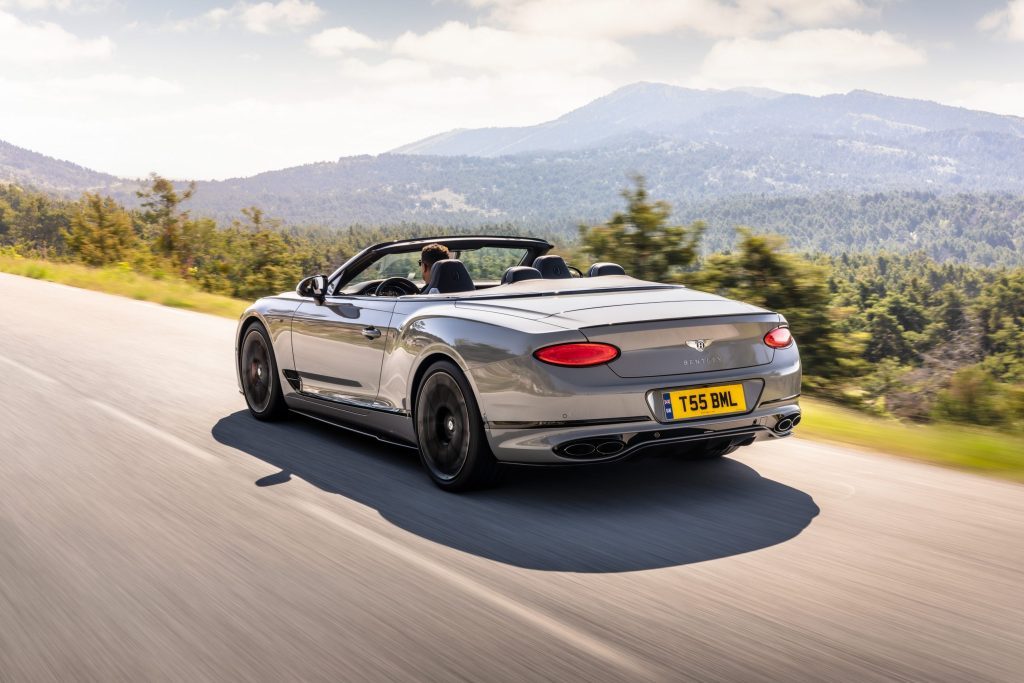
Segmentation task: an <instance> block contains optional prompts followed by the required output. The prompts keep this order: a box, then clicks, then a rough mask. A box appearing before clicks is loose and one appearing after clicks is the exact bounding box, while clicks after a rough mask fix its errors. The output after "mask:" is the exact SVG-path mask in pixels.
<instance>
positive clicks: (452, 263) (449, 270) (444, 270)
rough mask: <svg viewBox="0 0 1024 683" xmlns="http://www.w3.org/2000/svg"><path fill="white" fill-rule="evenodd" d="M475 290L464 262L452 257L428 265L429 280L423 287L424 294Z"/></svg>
mask: <svg viewBox="0 0 1024 683" xmlns="http://www.w3.org/2000/svg"><path fill="white" fill-rule="evenodd" d="M475 290H476V287H475V286H474V285H473V278H472V277H470V276H469V271H468V270H466V264H464V263H463V262H462V261H459V260H458V259H453V258H450V259H444V260H443V261H438V262H437V263H435V264H434V265H433V266H431V267H430V282H428V283H427V286H426V287H425V288H424V292H425V293H426V294H455V293H457V292H472V291H475Z"/></svg>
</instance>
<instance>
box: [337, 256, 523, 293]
mask: <svg viewBox="0 0 1024 683" xmlns="http://www.w3.org/2000/svg"><path fill="white" fill-rule="evenodd" d="M525 256H526V249H523V248H521V247H520V248H511V247H481V248H480V249H464V250H462V251H452V252H451V257H452V258H457V259H459V260H460V261H462V263H464V264H465V266H466V270H468V271H469V275H470V277H472V278H473V281H474V282H485V281H488V280H492V281H493V280H500V279H501V275H502V273H504V272H505V270H506V269H508V268H511V267H512V266H518V265H519V264H520V263H522V261H523V257H525ZM419 260H420V252H419V251H415V252H406V253H404V254H385V255H384V256H381V257H380V258H379V259H377V260H376V261H374V262H373V263H371V264H370V265H369V266H367V267H366V268H365V269H364V270H363V271H362V272H361V273H358V274H357V275H356V276H355V277H353V278H352V279H351V280H349V282H348V284H349V285H355V284H359V283H361V282H367V281H369V280H383V279H385V278H389V277H404V278H408V279H410V280H412V281H413V282H418V283H422V282H423V269H422V268H420V265H419Z"/></svg>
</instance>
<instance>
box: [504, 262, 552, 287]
mask: <svg viewBox="0 0 1024 683" xmlns="http://www.w3.org/2000/svg"><path fill="white" fill-rule="evenodd" d="M541 277H542V276H541V274H540V271H539V270H537V269H536V268H531V267H530V266H512V267H511V268H509V269H507V270H506V271H505V272H504V273H502V275H501V284H503V285H508V284H511V283H513V282H520V281H521V280H539V279H540V278H541Z"/></svg>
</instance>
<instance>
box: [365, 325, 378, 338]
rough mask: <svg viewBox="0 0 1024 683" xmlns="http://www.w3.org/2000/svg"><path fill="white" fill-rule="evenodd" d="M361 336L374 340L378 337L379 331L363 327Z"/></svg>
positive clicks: (374, 328)
mask: <svg viewBox="0 0 1024 683" xmlns="http://www.w3.org/2000/svg"><path fill="white" fill-rule="evenodd" d="M363 336H364V337H366V338H367V339H376V338H377V337H379V336H380V330H378V329H377V328H376V327H364V328H363Z"/></svg>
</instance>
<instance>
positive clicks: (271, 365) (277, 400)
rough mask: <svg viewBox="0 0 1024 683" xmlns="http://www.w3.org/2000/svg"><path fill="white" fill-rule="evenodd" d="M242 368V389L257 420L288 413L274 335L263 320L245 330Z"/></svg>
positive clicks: (240, 354)
mask: <svg viewBox="0 0 1024 683" xmlns="http://www.w3.org/2000/svg"><path fill="white" fill-rule="evenodd" d="M238 371H239V375H240V376H241V378H242V393H243V394H245V403H246V405H248V406H249V412H250V413H251V414H252V416H253V417H255V418H256V419H257V420H264V421H271V420H279V419H281V418H283V417H284V416H285V415H287V414H288V406H287V405H286V404H285V402H284V395H283V393H282V392H281V383H280V382H278V380H277V364H276V363H275V362H274V348H273V346H271V344H270V337H269V336H268V335H267V331H266V329H265V328H264V327H263V325H261V324H260V323H254V324H253V325H252V326H250V327H249V329H247V330H246V331H245V336H244V337H243V338H242V348H241V351H239V354H238Z"/></svg>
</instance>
